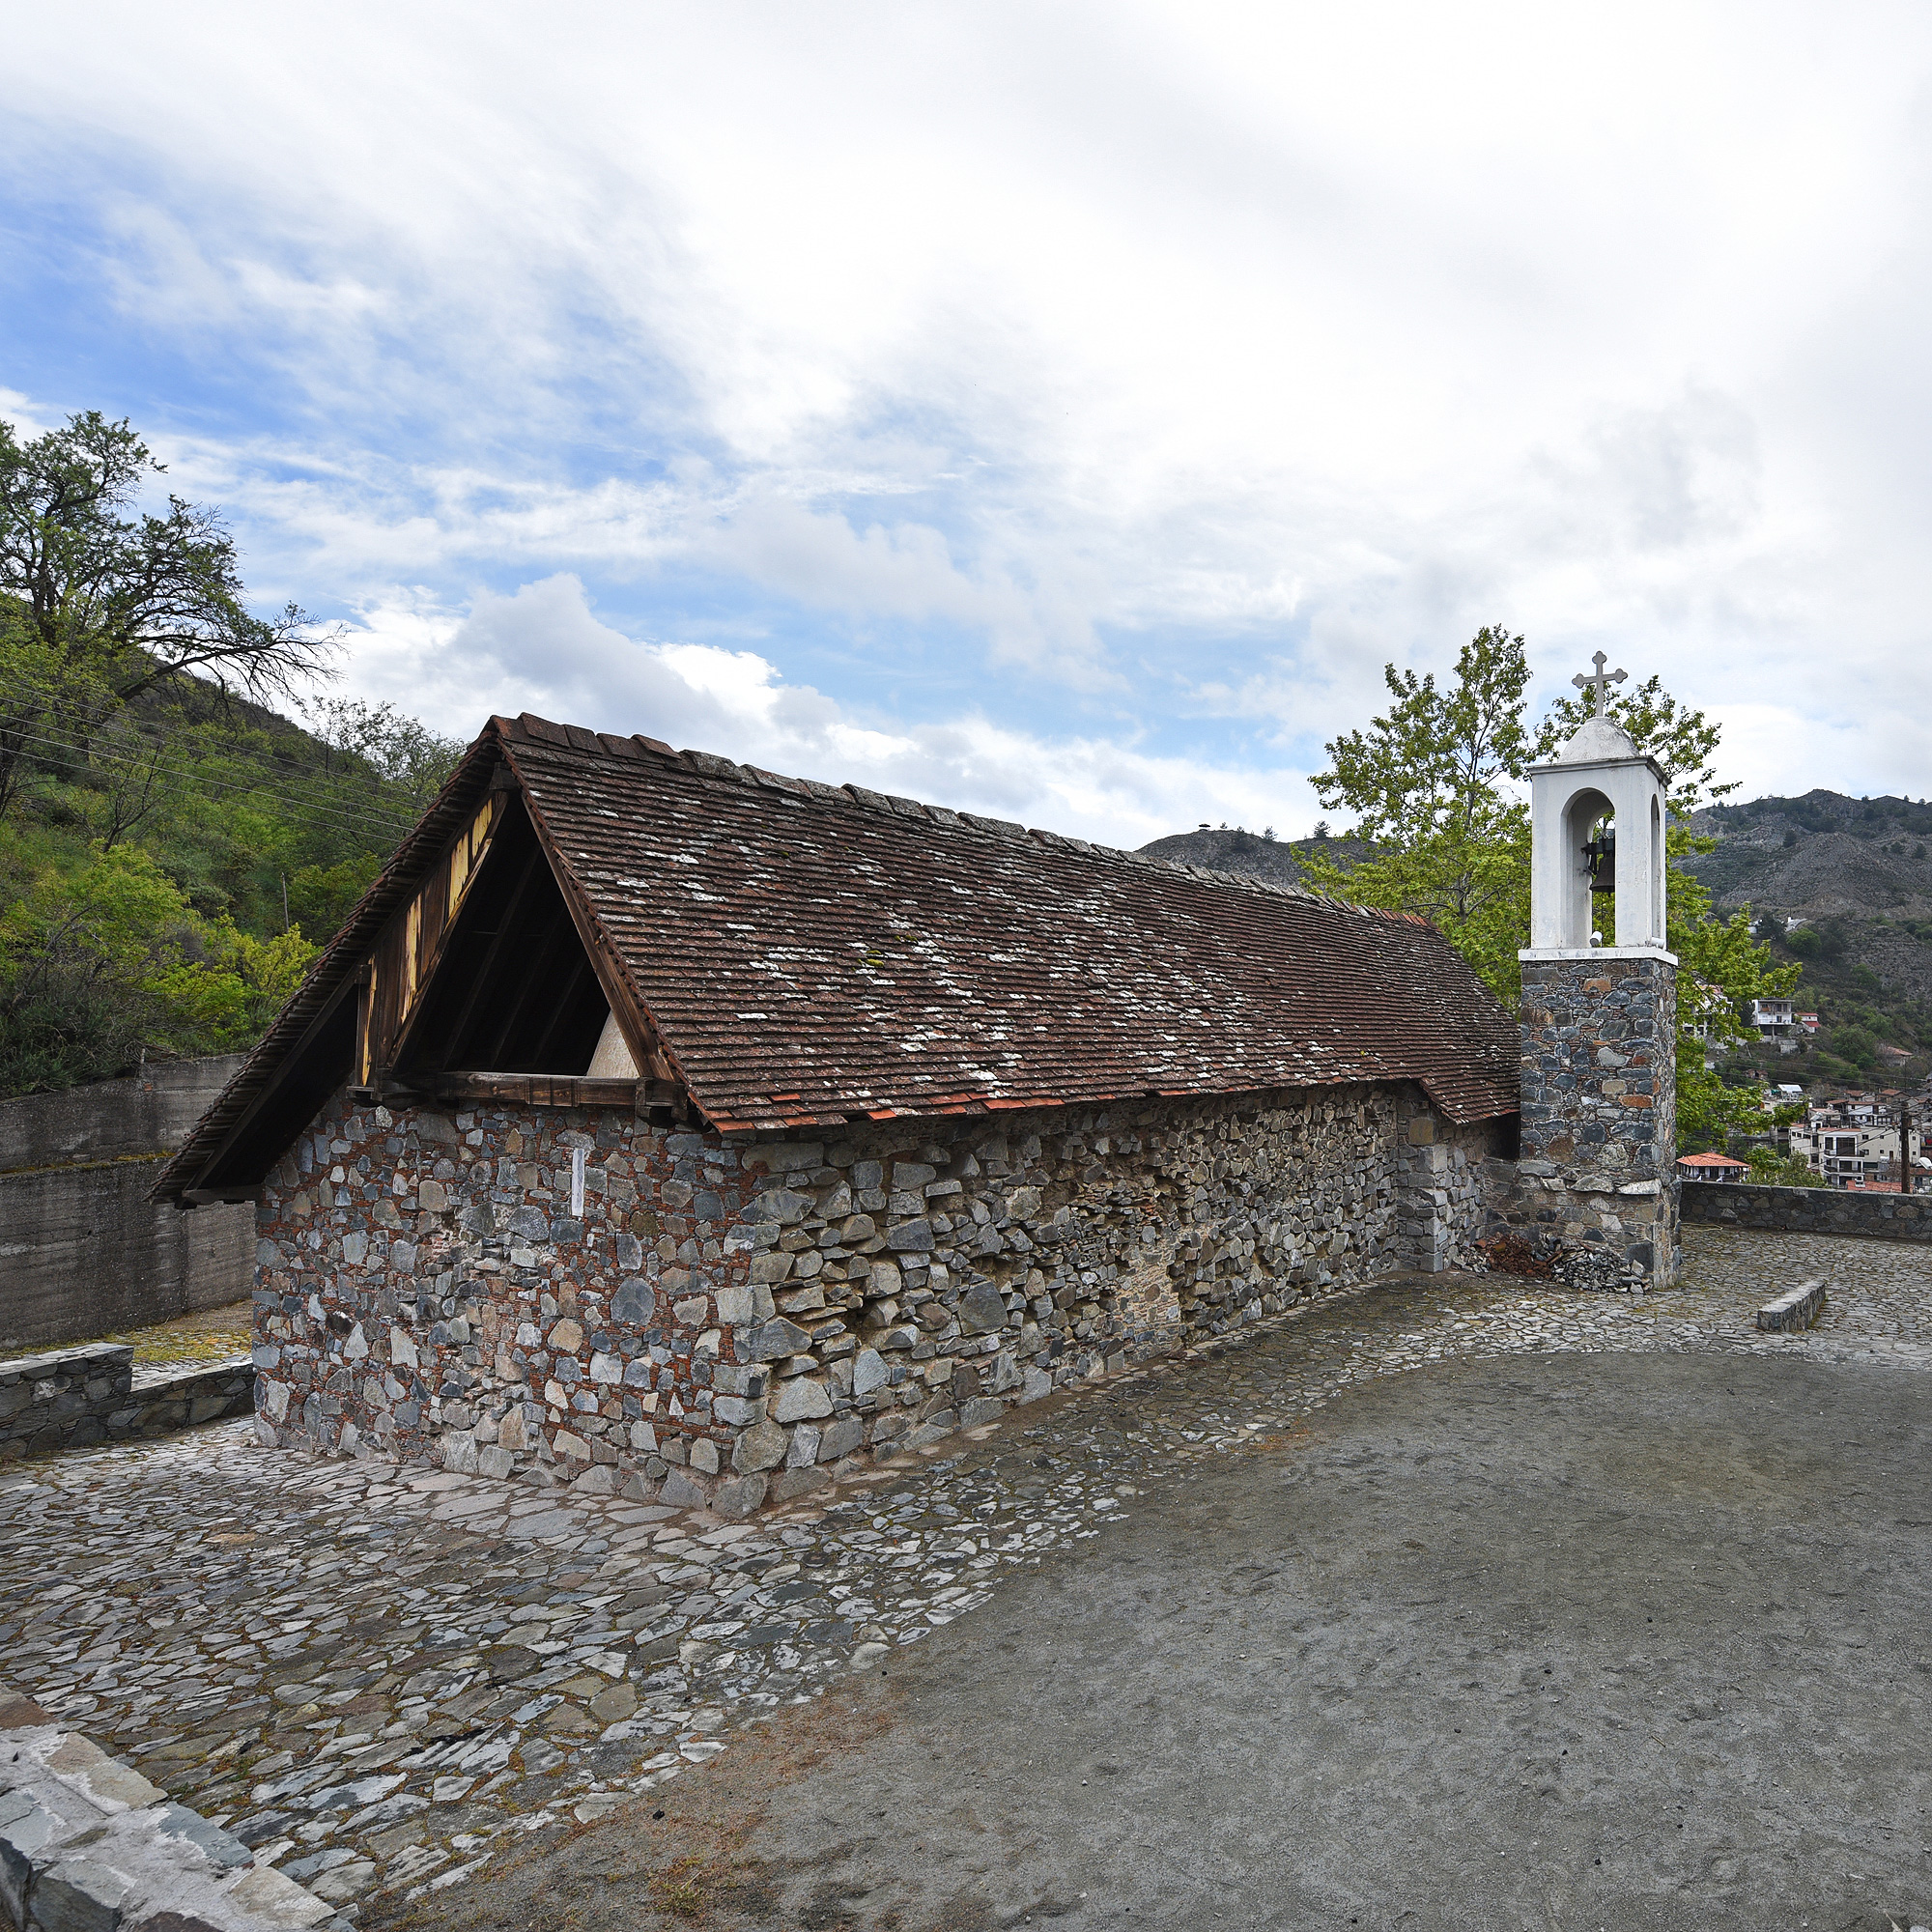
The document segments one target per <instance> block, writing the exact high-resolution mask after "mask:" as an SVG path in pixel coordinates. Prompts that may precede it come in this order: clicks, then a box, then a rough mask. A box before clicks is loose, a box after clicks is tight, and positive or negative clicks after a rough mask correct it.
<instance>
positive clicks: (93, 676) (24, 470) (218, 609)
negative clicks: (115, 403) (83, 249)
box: [0, 410, 334, 811]
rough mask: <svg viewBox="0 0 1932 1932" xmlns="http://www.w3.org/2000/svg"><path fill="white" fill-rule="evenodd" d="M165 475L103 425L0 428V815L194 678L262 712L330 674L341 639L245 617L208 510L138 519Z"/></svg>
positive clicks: (126, 437) (283, 619) (172, 505)
mask: <svg viewBox="0 0 1932 1932" xmlns="http://www.w3.org/2000/svg"><path fill="white" fill-rule="evenodd" d="M164 473H165V469H164V466H162V465H161V464H158V463H156V461H155V460H154V458H153V457H152V456H151V455H150V454H149V451H148V447H147V445H146V444H145V443H144V442H142V441H141V440H140V438H139V437H137V436H136V435H135V434H134V432H133V430H132V429H130V428H129V427H128V423H127V422H126V421H125V420H123V421H121V422H110V421H109V420H108V419H107V418H106V417H105V416H103V415H102V414H100V412H99V411H98V410H90V411H87V412H84V413H82V414H79V415H75V416H72V417H71V418H70V419H69V421H68V423H67V426H66V427H65V428H63V429H57V430H50V431H48V432H47V434H46V435H44V436H41V437H36V438H33V439H31V440H27V441H24V442H23V441H21V440H19V439H18V438H17V437H16V436H15V435H14V428H13V426H12V425H11V424H7V423H0V811H4V810H5V809H6V807H7V805H8V804H9V803H10V802H11V800H12V799H13V797H14V793H15V792H16V791H17V789H18V786H19V781H20V779H21V776H22V774H23V772H24V770H25V769H26V768H27V767H28V766H29V765H31V764H35V763H44V764H48V765H51V766H52V767H54V768H55V769H57V770H60V769H66V768H68V767H71V766H73V765H78V764H82V763H84V762H85V760H86V756H87V753H88V751H89V749H90V747H91V746H92V745H93V744H94V742H95V739H96V737H97V735H98V734H99V731H100V729H101V727H102V726H103V725H106V723H107V722H108V721H109V720H110V719H111V718H113V717H115V716H116V715H117V714H118V713H119V712H120V711H121V710H122V709H123V708H124V707H125V706H126V705H127V704H128V703H129V702H130V701H131V700H132V699H134V698H136V697H138V696H141V695H142V694H143V693H147V692H150V691H154V690H156V689H159V688H165V687H168V686H179V685H181V684H183V683H184V682H185V680H188V679H190V678H192V679H194V680H196V681H197V682H199V683H200V684H202V685H203V686H213V688H215V689H217V690H219V691H221V692H223V693H236V694H240V695H243V696H247V697H250V698H253V699H255V700H257V701H258V702H264V701H267V700H269V699H270V698H274V697H278V696H286V695H287V694H288V693H289V692H290V691H291V689H292V687H293V686H294V685H295V684H296V683H298V682H300V681H303V680H306V679H308V678H311V677H314V676H316V675H317V674H318V673H321V672H323V671H324V670H325V669H326V665H327V657H328V655H329V652H330V651H331V649H332V647H333V643H334V639H332V638H330V637H327V636H324V635H322V634H320V633H318V632H317V630H316V628H315V626H314V624H313V623H312V622H311V620H310V619H309V618H308V617H307V616H306V615H305V614H304V613H303V612H302V611H300V610H299V609H298V607H297V606H296V605H294V604H291V605H289V606H288V607H287V608H286V609H285V610H284V611H282V612H281V613H280V614H279V615H278V616H275V617H271V618H264V617H257V616H256V615H254V614H253V612H252V611H249V609H248V607H247V604H246V601H245V592H244V590H243V588H242V583H241V570H240V566H239V564H238V561H237V558H236V553H235V544H234V539H233V538H232V537H231V536H230V535H229V533H228V530H227V528H226V526H225V525H224V524H223V523H222V520H221V518H220V516H219V515H218V514H217V513H216V512H215V511H213V510H210V509H206V508H200V507H197V506H196V505H194V504H192V503H188V502H185V501H184V500H183V499H182V498H181V497H174V496H170V497H169V498H168V507H167V511H166V513H165V514H156V512H154V511H151V510H147V509H144V508H142V507H141V506H140V501H139V499H140V497H141V496H142V493H143V491H144V490H145V489H146V488H147V487H148V486H149V485H150V483H151V480H152V479H153V478H154V477H156V476H159V475H162V474H164Z"/></svg>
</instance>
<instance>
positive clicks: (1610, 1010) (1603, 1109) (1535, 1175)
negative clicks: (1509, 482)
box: [1509, 651, 1678, 1291]
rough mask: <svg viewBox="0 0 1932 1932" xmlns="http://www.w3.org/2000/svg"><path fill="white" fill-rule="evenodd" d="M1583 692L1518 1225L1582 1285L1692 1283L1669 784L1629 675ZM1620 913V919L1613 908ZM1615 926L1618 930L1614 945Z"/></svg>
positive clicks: (1531, 989) (1559, 809)
mask: <svg viewBox="0 0 1932 1932" xmlns="http://www.w3.org/2000/svg"><path fill="white" fill-rule="evenodd" d="M1595 662H1596V670H1595V672H1594V673H1592V674H1590V675H1587V676H1586V675H1583V674H1581V673H1579V674H1578V675H1577V677H1575V678H1573V679H1572V680H1571V681H1572V683H1574V684H1575V685H1576V686H1577V689H1579V690H1587V691H1590V692H1592V693H1593V694H1594V698H1595V703H1594V705H1593V708H1592V710H1591V715H1590V716H1589V717H1588V718H1586V719H1585V720H1584V721H1583V723H1582V725H1580V726H1579V727H1578V728H1577V731H1576V732H1575V733H1574V734H1573V735H1572V737H1571V738H1570V740H1569V742H1568V743H1567V744H1565V745H1564V746H1563V748H1562V749H1561V750H1560V751H1559V752H1558V753H1556V755H1555V756H1554V757H1553V758H1551V759H1550V761H1549V762H1548V764H1545V765H1537V766H1533V767H1532V768H1531V770H1530V773H1529V787H1530V806H1529V813H1530V911H1529V928H1530V943H1529V945H1528V946H1527V947H1526V948H1525V949H1524V950H1523V951H1522V952H1520V953H1519V954H1518V957H1519V959H1520V961H1521V965H1522V1013H1521V1022H1520V1035H1521V1052H1522V1065H1521V1075H1522V1157H1521V1160H1520V1163H1519V1165H1518V1170H1517V1172H1518V1177H1519V1180H1520V1189H1519V1193H1518V1197H1517V1199H1516V1201H1515V1202H1514V1203H1513V1205H1512V1208H1511V1209H1510V1210H1509V1218H1510V1220H1511V1221H1512V1222H1513V1223H1515V1224H1516V1225H1517V1226H1518V1228H1519V1229H1520V1232H1521V1233H1522V1234H1524V1235H1525V1236H1531V1237H1532V1238H1533V1239H1535V1240H1536V1241H1537V1242H1538V1244H1539V1245H1541V1246H1543V1247H1545V1248H1546V1249H1549V1250H1553V1251H1554V1252H1555V1254H1556V1256H1557V1272H1558V1274H1559V1276H1560V1277H1561V1278H1563V1279H1564V1280H1567V1281H1569V1282H1571V1283H1572V1284H1573V1285H1575V1286H1577V1287H1592V1288H1614V1289H1623V1290H1626V1291H1630V1290H1638V1291H1641V1290H1643V1289H1647V1288H1662V1287H1664V1286H1666V1285H1667V1284H1668V1283H1669V1282H1670V1281H1672V1280H1673V1279H1674V1278H1675V1276H1676V1272H1677V1262H1678V1254H1677V1188H1676V1180H1675V1174H1676V1157H1677V1061H1676V1050H1677V959H1676V956H1675V955H1674V954H1673V953H1671V952H1668V951H1667V950H1666V948H1665V945H1664V927H1665V914H1666V905H1665V883H1666V881H1665V869H1664V850H1663V834H1664V826H1665V818H1666V787H1665V780H1664V775H1663V773H1662V770H1661V769H1660V768H1659V766H1658V765H1657V763H1656V761H1655V760H1654V759H1652V758H1649V757H1647V756H1645V755H1644V753H1641V752H1639V751H1638V750H1637V748H1636V746H1635V744H1634V742H1633V740H1632V739H1631V736H1630V734H1629V733H1628V732H1627V731H1625V730H1624V728H1623V726H1622V725H1619V724H1617V722H1616V721H1615V720H1614V719H1613V718H1611V717H1610V716H1609V715H1608V711H1607V709H1606V706H1607V700H1608V696H1609V688H1610V686H1611V685H1613V684H1619V683H1621V682H1623V679H1624V676H1625V673H1624V672H1623V671H1621V670H1616V671H1610V670H1605V665H1606V664H1607V663H1608V662H1609V661H1608V659H1607V658H1606V657H1605V654H1604V653H1603V652H1602V651H1599V652H1598V653H1597V655H1596V660H1595ZM1611 907H1613V908H1614V919H1613V922H1612V921H1609V920H1605V918H1604V911H1603V910H1600V908H1603V909H1607V908H1611ZM1600 923H1613V943H1612V944H1610V945H1607V946H1606V945H1604V944H1602V943H1601V939H1602V935H1601V933H1600V932H1599V930H1598V927H1599V925H1600Z"/></svg>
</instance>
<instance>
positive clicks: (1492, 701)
mask: <svg viewBox="0 0 1932 1932" xmlns="http://www.w3.org/2000/svg"><path fill="white" fill-rule="evenodd" d="M1382 677H1383V681H1384V682H1385V683H1386V685H1387V686H1388V690H1389V696H1391V697H1392V698H1393V699H1394V702H1393V703H1392V704H1391V705H1390V706H1389V709H1388V711H1387V712H1386V713H1385V714H1384V715H1383V716H1381V717H1378V718H1376V719H1373V720H1372V721H1371V722H1370V724H1369V725H1367V726H1366V728H1364V729H1362V730H1359V731H1350V732H1347V733H1345V734H1344V735H1343V736H1341V737H1339V738H1337V739H1335V740H1334V742H1333V743H1331V744H1330V745H1329V746H1328V747H1327V748H1326V749H1327V753H1328V758H1329V768H1328V769H1327V770H1326V771H1324V772H1318V773H1317V774H1316V775H1315V777H1314V778H1313V779H1312V780H1311V781H1310V782H1311V783H1312V784H1313V785H1314V787H1315V792H1316V796H1317V797H1318V798H1320V799H1321V803H1322V805H1323V806H1324V807H1326V808H1327V809H1328V810H1348V811H1350V812H1352V813H1353V814H1354V817H1355V833H1356V836H1357V837H1359V838H1364V839H1367V840H1368V841H1370V843H1371V844H1372V845H1373V846H1374V848H1375V850H1374V852H1373V854H1372V855H1371V856H1370V857H1368V858H1366V859H1363V860H1361V861H1359V862H1358V863H1357V864H1355V865H1353V866H1348V865H1345V864H1341V863H1338V862H1336V861H1334V860H1332V859H1329V858H1326V857H1323V856H1318V855H1316V854H1314V853H1307V852H1304V853H1303V854H1302V855H1301V857H1300V864H1301V867H1302V870H1303V873H1304V874H1305V876H1306V877H1307V879H1308V882H1309V884H1310V885H1312V886H1313V887H1314V888H1315V889H1316V890H1317V891H1318V892H1323V893H1327V894H1329V895H1331V896H1333V897H1336V898H1342V899H1347V900H1349V901H1350V903H1351V904H1355V905H1368V906H1379V907H1381V908H1382V909H1383V910H1385V911H1390V912H1414V913H1420V914H1422V915H1423V917H1424V918H1426V919H1429V920H1431V921H1433V922H1434V923H1435V925H1436V926H1437V927H1439V928H1440V930H1441V931H1442V932H1443V934H1444V935H1445V936H1446V937H1447V938H1448V939H1449V941H1450V942H1451V944H1453V945H1454V946H1455V947H1456V948H1457V949H1458V951H1460V952H1462V953H1463V956H1464V957H1465V958H1466V959H1467V960H1468V961H1469V963H1470V964H1471V965H1472V966H1473V967H1474V968H1475V969H1476V971H1477V972H1478V973H1479V974H1480V975H1481V976H1482V977H1483V979H1484V980H1486V981H1487V982H1488V984H1489V985H1490V987H1491V988H1492V991H1493V992H1494V993H1495V994H1496V996H1497V997H1498V998H1499V999H1501V1000H1503V1001H1504V1002H1505V1003H1506V1004H1508V1005H1511V1006H1514V1005H1515V1004H1516V1002H1517V1000H1518V998H1519V996H1520V991H1521V981H1520V974H1519V972H1518V968H1517V959H1516V954H1517V950H1518V948H1519V947H1520V946H1522V945H1523V944H1525V938H1524V935H1526V934H1527V932H1528V930H1529V813H1528V810H1527V809H1526V808H1525V807H1524V805H1523V804H1522V803H1521V801H1520V799H1515V798H1512V797H1511V796H1510V795H1509V794H1508V793H1507V792H1506V791H1505V790H1504V789H1503V786H1504V783H1505V781H1514V780H1520V778H1521V777H1522V774H1523V771H1524V769H1525V767H1526V766H1527V764H1528V762H1529V756H1530V745H1529V740H1528V738H1527V736H1526V735H1525V733H1524V730H1523V723H1522V714H1523V693H1524V691H1525V690H1526V689H1527V688H1528V685H1529V665H1528V661H1527V660H1526V658H1525V657H1524V654H1523V642H1522V639H1521V638H1520V637H1517V638H1513V637H1511V636H1510V634H1509V632H1508V631H1507V630H1506V629H1505V628H1504V627H1503V626H1501V625H1490V626H1487V627H1486V628H1485V629H1483V630H1481V631H1478V632H1477V633H1476V635H1475V637H1474V639H1471V641H1470V642H1468V643H1467V644H1465V645H1464V646H1463V649H1462V651H1461V652H1460V654H1459V655H1458V657H1457V660H1456V672H1455V677H1454V681H1453V682H1452V683H1450V684H1448V685H1447V686H1444V687H1438V686H1437V684H1436V682H1435V675H1434V673H1431V674H1430V675H1428V676H1424V677H1418V676H1417V675H1416V674H1415V673H1414V672H1413V671H1408V670H1399V669H1398V668H1396V667H1395V666H1394V665H1389V666H1387V667H1386V668H1384V670H1383V672H1382Z"/></svg>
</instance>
